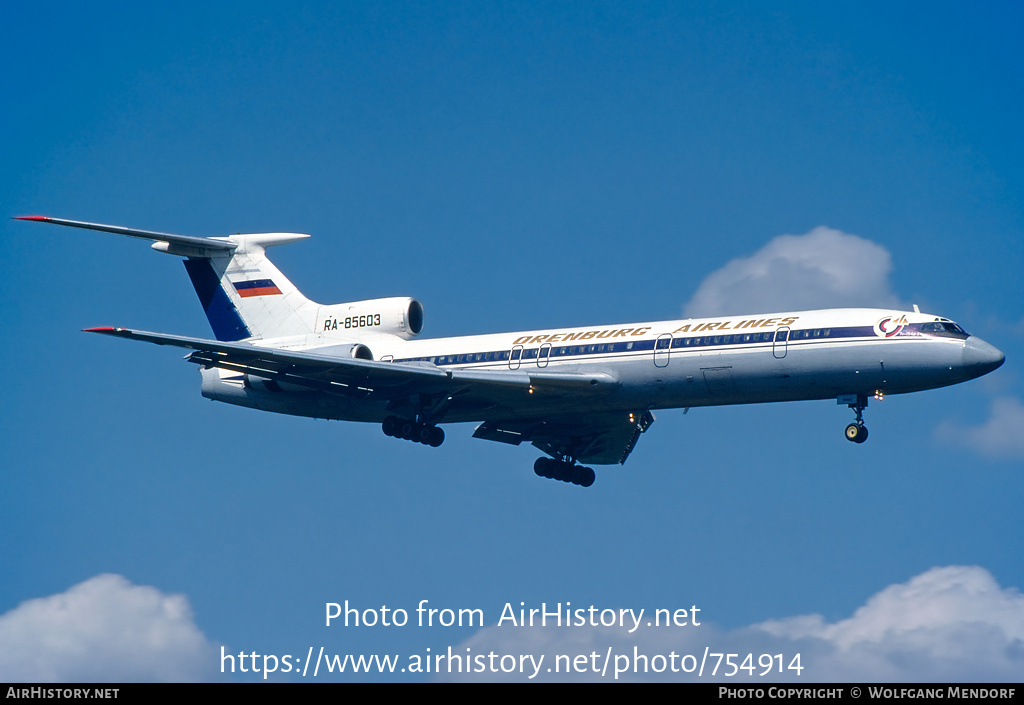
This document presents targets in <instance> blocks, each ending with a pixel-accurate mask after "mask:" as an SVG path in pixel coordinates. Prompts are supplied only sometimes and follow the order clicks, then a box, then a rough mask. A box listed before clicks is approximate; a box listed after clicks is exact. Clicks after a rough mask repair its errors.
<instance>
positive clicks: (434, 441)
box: [427, 426, 444, 448]
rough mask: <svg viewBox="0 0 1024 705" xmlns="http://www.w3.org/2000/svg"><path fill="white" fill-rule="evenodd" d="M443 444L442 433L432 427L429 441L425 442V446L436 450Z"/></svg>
mask: <svg viewBox="0 0 1024 705" xmlns="http://www.w3.org/2000/svg"><path fill="white" fill-rule="evenodd" d="M442 443H444V431H442V430H441V429H440V428H438V427H437V426H433V427H431V429H430V439H429V440H427V445H428V446H430V447H431V448H437V447H438V446H440V445H441V444H442Z"/></svg>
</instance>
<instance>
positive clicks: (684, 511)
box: [0, 2, 1024, 680]
mask: <svg viewBox="0 0 1024 705" xmlns="http://www.w3.org/2000/svg"><path fill="white" fill-rule="evenodd" d="M6 17H7V19H8V21H7V22H6V23H5V27H4V29H3V30H2V31H3V34H4V41H3V43H2V45H0V46H2V47H3V48H2V49H0V52H2V56H3V64H4V66H5V67H6V70H5V71H4V72H2V73H0V86H2V88H3V94H4V95H5V96H7V99H6V109H5V110H3V111H0V135H2V137H0V149H2V157H3V160H2V163H3V164H4V166H3V168H2V169H0V179H2V188H0V193H2V194H3V196H2V202H3V209H2V211H3V214H4V216H5V218H8V219H6V220H3V221H2V222H0V230H2V232H0V262H2V263H3V264H4V271H5V276H4V277H3V278H2V281H0V296H2V300H3V304H4V310H5V312H6V315H5V323H6V325H5V335H4V343H5V344H4V345H3V346H2V352H0V355H2V357H3V366H4V369H6V370H7V371H8V378H7V380H6V384H5V391H4V393H3V394H4V400H5V403H4V405H3V407H4V409H5V411H4V414H3V415H4V423H3V424H2V425H0V457H2V466H3V471H2V472H0V522H2V529H3V531H2V533H0V536H2V538H0V645H2V646H0V680H22V679H25V680H47V679H53V680H105V679H113V680H153V679H159V680H173V679H185V680H198V679H203V680H205V679H209V680H219V679H227V680H245V679H247V678H250V677H252V676H251V674H247V675H241V674H235V675H234V676H223V675H221V674H220V673H219V664H220V659H219V655H220V648H221V646H222V645H223V646H224V647H225V648H226V649H227V651H228V652H230V653H236V654H237V653H238V652H240V651H244V652H246V653H251V652H257V653H260V654H302V655H305V654H306V653H307V650H308V649H309V648H310V647H313V648H314V649H319V647H321V646H323V647H324V648H325V650H327V651H329V652H333V653H339V654H343V653H363V654H370V653H395V654H401V655H402V656H403V658H404V657H407V656H409V655H411V654H423V653H426V649H427V648H430V649H431V653H437V652H438V651H439V650H442V651H443V650H445V649H447V647H448V646H453V647H458V648H460V649H464V648H473V649H476V648H480V649H483V648H490V649H494V650H495V651H496V652H498V653H520V652H523V653H525V652H528V651H531V650H532V652H533V653H536V654H540V653H546V654H548V655H549V657H550V658H553V656H554V654H557V653H567V652H573V650H574V649H578V648H583V647H582V646H581V645H585V646H586V647H587V649H596V650H597V651H601V652H603V651H604V650H606V649H607V648H608V647H609V646H614V648H616V649H620V647H621V649H622V650H626V649H627V647H628V648H629V649H631V648H632V645H634V644H639V645H641V646H642V648H644V649H649V650H650V651H651V653H654V652H659V653H661V652H665V653H667V652H668V651H670V650H672V649H675V650H676V651H677V652H684V651H703V649H704V647H706V646H707V647H710V649H711V650H712V651H715V650H716V649H718V650H730V651H735V652H744V653H745V652H749V651H753V652H755V653H760V652H761V651H763V650H766V649H767V650H769V651H771V652H772V653H777V652H785V653H787V654H793V653H796V652H801V653H802V654H803V666H804V667H805V670H804V671H803V675H802V678H804V679H806V680H828V679H838V680H857V679H864V680H866V679H869V678H875V679H878V680H883V679H884V680H901V679H902V680H919V679H949V678H953V679H958V680H969V679H993V680H1006V679H1016V680H1019V674H1020V672H1021V668H1022V666H1024V663H1022V661H1021V656H1020V654H1021V653H1022V652H1021V649H1020V644H1021V640H1024V605H1022V598H1021V596H1020V593H1019V589H1020V587H1021V586H1022V585H1024V565H1022V563H1021V560H1020V547H1021V536H1022V530H1021V523H1020V517H1019V506H1020V501H1021V499H1022V498H1024V479H1022V477H1021V471H1022V469H1024V467H1022V466H1024V445H1022V441H1021V439H1022V438H1024V406H1022V399H1024V382H1022V380H1021V376H1020V373H1019V369H1020V368H1019V362H1018V361H1019V360H1020V359H1021V357H1022V353H1024V314H1022V310H1021V303H1020V302H1021V300H1022V296H1021V295H1022V290H1021V289H1022V285H1021V277H1020V271H1021V268H1022V265H1024V244H1022V243H1024V237H1022V235H1024V233H1022V229H1024V217H1022V216H1024V214H1022V207H1021V206H1022V204H1021V193H1024V137H1022V135H1021V131H1020V129H1019V115H1020V114H1021V109H1022V107H1024V106H1022V98H1021V96H1024V90H1022V89H1024V85H1022V84H1024V74H1022V69H1021V67H1024V56H1022V49H1021V46H1020V42H1019V37H1020V33H1021V29H1022V26H1021V25H1022V18H1024V12H1022V11H1021V9H1020V7H1019V6H1018V5H1016V4H1013V3H989V4H986V5H985V6H984V7H982V8H970V7H967V6H965V5H962V4H942V3H940V4H936V3H897V4H895V5H893V4H892V3H885V4H881V3H877V4H872V3H866V4H860V5H858V6H857V7H855V8H850V7H840V6H834V5H831V4H825V5H824V6H816V5H808V4H806V3H793V4H786V3H784V4H773V5H770V6H767V5H765V4H763V3H749V4H748V3H724V4H709V5H705V4H688V3H644V4H637V3H629V4H606V3H558V4H555V5H551V4H547V3H542V4H529V3H514V4H495V3H472V4H469V5H463V4H434V3H428V4H415V5H413V4H408V5H405V4H394V3H389V4H371V3H363V4H341V5H339V4H304V5H302V6H301V7H298V8H296V7H294V6H291V5H289V6H282V5H277V4H271V3H259V2H255V3H254V2H248V3H204V4H199V3H180V2H179V3H173V4H166V5H156V6H153V5H151V4H146V5H143V6H139V5H137V4H118V3H99V4H91V5H89V6H88V7H85V6H82V5H80V4H75V3H49V4H33V5H29V6H25V7H21V6H19V7H14V6H12V7H11V8H9V9H8V10H7V11H6ZM25 214H44V215H52V216H56V217H64V218H72V219H79V220H87V221H95V222H105V223H115V224H121V225H127V226H133V227H139V228H146V229H153V230H162V231H167V232H176V233H183V234H191V235H225V234H230V233H235V232H268V231H290V232H305V233H310V234H311V235H312V236H313V237H312V238H311V239H310V240H308V241H306V242H303V243H300V244H296V245H292V246H289V247H283V248H278V249H276V250H274V251H272V257H273V259H274V261H275V263H276V264H277V265H278V266H279V267H280V268H281V269H282V270H283V271H284V272H285V273H286V274H287V275H288V277H289V278H290V279H291V280H292V281H293V282H294V283H295V284H296V285H298V286H299V287H300V288H301V289H302V290H303V292H304V293H306V294H307V295H308V296H309V297H310V298H313V299H315V300H318V301H322V302H324V303H333V302H340V301H352V300H360V299H369V298H376V297H384V296H400V295H401V296H405V295H409V296H414V297H416V298H417V299H419V300H420V301H422V302H423V303H424V305H425V308H426V323H425V331H424V335H426V336H431V337H433V336H446V335H462V334H472V333H485V332H498V331H502V330H522V329H537V328H546V327H560V326H561V327H564V326H567V325H586V324H604V323H608V324H611V323H619V322H628V321H637V320H659V319H672V318H678V317H681V316H682V315H683V312H684V311H686V312H687V315H699V312H700V310H702V307H705V306H707V307H711V306H712V305H714V306H721V307H725V308H729V307H736V308H737V311H736V312H739V313H742V312H744V311H743V310H742V309H743V308H744V306H745V305H746V304H749V303H752V302H757V303H760V302H776V301H780V302H781V301H787V305H788V301H789V300H790V299H787V297H790V298H792V297H794V296H797V298H798V299H799V301H800V302H803V303H802V304H801V307H814V306H817V305H866V304H869V305H870V304H882V305H890V304H891V303H893V302H902V303H905V304H910V303H917V304H919V305H920V306H921V308H922V309H923V310H926V311H933V312H935V313H939V314H942V315H945V316H948V317H950V318H953V319H954V320H957V321H958V322H959V323H961V324H962V325H963V326H964V327H965V328H966V329H967V330H968V331H970V332H972V333H975V334H977V335H979V336H980V337H982V338H984V339H985V340H987V341H989V342H991V343H993V344H994V345H996V346H997V347H999V348H1000V349H1001V350H1003V351H1004V352H1005V353H1006V356H1007V362H1006V364H1005V365H1004V366H1003V367H1002V368H1001V369H999V370H998V371H996V372H995V373H993V374H991V375H989V376H988V377H985V378H983V379H980V380H976V381H974V382H971V383H968V384H965V385H960V386H958V387H954V388H948V389H943V390H936V391H931V392H925V393H921V394H917V395H911V396H904V397H890V398H887V399H886V400H885V401H884V402H882V403H881V404H877V405H872V406H871V407H870V408H869V409H868V410H867V412H866V418H867V422H868V425H869V426H870V428H871V439H870V440H869V442H868V443H867V444H865V445H864V446H854V445H852V444H850V443H847V442H846V441H845V440H844V439H843V437H842V430H843V427H844V426H845V425H846V424H847V423H848V422H849V421H850V419H851V414H850V412H849V410H847V409H846V408H845V407H839V406H836V405H835V404H833V403H829V402H804V403H793V404H779V405H770V406H750V407H737V408H711V409H694V410H691V411H690V412H689V413H688V414H686V415H684V414H683V413H682V412H681V411H666V412H660V413H658V414H657V417H658V420H657V422H656V423H655V424H654V426H652V427H651V429H650V431H649V432H648V433H647V434H645V436H644V437H643V438H642V440H641V442H640V443H639V445H638V446H637V449H636V451H635V452H634V453H633V455H632V456H631V457H630V459H629V462H628V463H627V464H626V465H625V466H623V467H617V468H616V467H612V468H603V469H602V468H597V469H598V471H599V472H598V480H597V483H596V484H595V485H594V486H593V487H591V488H589V489H588V490H582V489H580V488H578V487H574V486H568V485H563V484H562V483H554V482H550V481H544V480H541V479H539V478H537V477H536V476H535V475H534V474H533V472H532V463H533V460H534V459H535V457H537V455H538V453H537V452H535V451H534V450H533V449H527V448H510V447H506V446H502V445H498V444H492V443H486V442H483V441H479V440H474V439H472V438H471V437H470V436H471V434H472V426H471V425H464V426H454V427H449V430H448V440H447V441H446V443H445V445H444V446H442V447H441V448H440V449H436V450H435V449H430V448H425V447H423V446H419V445H414V444H409V443H402V442H398V441H395V440H393V439H389V438H386V437H385V436H384V435H383V434H382V433H381V432H380V429H379V428H378V427H376V426H371V425H359V424H344V423H335V422H325V421H312V420H308V419H298V418H289V417H283V416H275V415H269V414H261V413H258V412H254V411H250V410H245V409H240V408H234V407H230V406H227V405H223V404H213V403H210V402H208V401H206V400H205V399H202V398H201V397H200V395H199V378H198V375H197V374H196V371H195V369H194V367H193V366H192V365H190V364H187V363H185V362H183V361H182V360H181V354H180V351H175V350H169V349H165V348H157V347H153V346H146V345H137V344H130V343H127V342H124V341H119V340H108V339H102V338H99V337H98V336H87V335H85V334H83V333H80V332H79V330H80V329H82V328H86V327H90V326H98V325H122V326H132V327H138V328H143V329H148V330H158V331H164V332H170V333H180V334H186V335H199V336H205V335H208V334H209V330H208V325H207V323H206V320H205V318H204V316H203V313H202V310H201V308H200V307H199V305H198V302H197V301H196V299H195V294H194V292H193V291H192V289H191V287H190V285H189V282H188V279H187V277H186V276H185V272H184V270H183V268H182V267H181V265H180V264H178V263H177V262H175V261H174V259H176V258H171V257H167V256H163V255H158V254H156V253H154V252H152V251H151V250H150V249H149V248H148V247H146V245H145V244H144V243H139V242H135V241H131V240H128V239H127V238H121V237H117V236H114V235H108V234H103V233H88V232H85V231H74V230H67V231H65V230H63V229H57V228H52V227H47V226H41V225H36V224H31V223H23V222H18V221H12V220H10V219H9V217H10V216H16V215H25ZM817 228H825V229H827V230H816V229H817ZM814 233H817V236H815V235H814ZM822 233H832V239H831V240H829V239H827V238H826V239H824V240H823V239H822V238H821V234H822ZM784 235H791V236H797V237H795V238H781V236H784ZM783 265H785V266H783ZM773 266H775V267H780V266H782V269H781V270H779V269H776V270H773V269H772V267H773ZM786 267H789V269H787V268H786ZM794 267H795V268H796V271H801V272H805V273H811V274H813V275H814V276H813V277H812V279H813V280H814V281H815V282H817V285H816V286H814V287H807V290H805V291H800V292H794V291H793V288H792V287H785V286H784V287H779V286H778V285H777V284H775V283H774V282H776V281H777V280H778V278H777V277H776V278H771V277H764V278H762V279H761V280H757V279H756V278H754V280H753V281H751V280H750V278H749V277H748V278H747V279H742V278H737V274H736V273H737V272H740V273H742V272H748V273H749V272H751V271H762V272H764V271H769V272H770V271H794V270H793V268H794ZM698 294H699V296H698ZM709 297H710V298H709ZM782 307H784V306H781V305H780V308H782ZM423 599H426V600H429V601H430V604H431V605H434V606H436V607H439V608H440V607H449V608H460V607H466V608H479V609H481V610H482V611H483V613H484V614H485V616H486V628H485V629H479V628H469V627H466V628H461V629H459V628H448V629H444V628H440V629H427V628H419V627H413V626H406V627H403V628H398V627H393V628H384V627H360V628H345V627H342V626H337V625H336V626H333V627H330V628H327V627H325V626H324V604H325V602H344V601H345V600H349V601H350V602H351V603H352V604H356V605H359V606H360V607H379V606H381V605H388V606H389V607H391V608H403V609H407V610H410V611H411V610H414V609H415V607H416V605H417V604H418V603H419V601H420V600H423ZM506 602H510V603H512V604H513V605H518V604H519V603H520V602H525V603H527V605H532V606H537V607H539V606H540V603H541V602H547V603H548V604H549V605H550V604H552V603H558V602H562V603H565V602H571V603H572V604H573V605H574V606H589V605H595V606H597V607H599V608H615V609H619V608H633V609H640V608H645V609H647V610H651V609H656V608H673V609H675V608H689V607H690V606H691V605H694V604H695V605H697V606H699V607H700V608H701V615H702V616H703V619H704V620H705V621H704V622H703V623H702V625H701V626H700V627H693V628H689V629H682V628H681V629H676V630H668V631H665V632H658V631H649V630H648V631H644V630H641V631H642V633H641V634H640V635H639V636H635V637H624V636H623V635H622V634H621V633H618V632H608V631H605V630H602V629H601V628H596V629H588V628H581V629H578V630H571V631H552V630H546V629H535V630H518V631H517V630H513V629H510V628H508V627H507V626H503V627H496V626H495V623H496V621H497V619H498V616H499V615H500V613H501V609H502V607H503V606H504V605H505V603H506ZM52 634H59V635H61V640H60V643H63V644H65V646H63V647H59V646H55V641H54V640H53V639H51V638H48V637H49V636H51V635H52ZM922 634H923V635H925V636H926V637H927V638H925V639H923V640H922V639H916V638H915V637H914V635H917V636H918V637H919V636H920V635H922ZM631 639H634V641H631ZM924 643H927V644H932V646H927V645H922V644H924ZM946 646H949V647H950V648H949V649H945V648H944V647H946ZM588 652H589V651H588ZM485 675H487V677H489V678H496V677H499V676H501V677H508V678H518V677H521V676H518V675H507V676H506V675H503V674H485ZM433 677H434V674H431V675H430V676H426V675H420V674H409V673H406V674H401V673H398V674H394V675H393V676H380V677H379V678H380V679H384V680H389V679H392V678H393V679H396V680H400V679H411V680H426V679H428V678H433ZM545 677H546V678H552V679H553V678H555V674H547V673H544V674H542V676H541V678H545ZM573 677H574V678H579V679H585V678H588V677H591V676H588V675H586V674H575V675H574V676H573ZM630 677H634V678H636V677H638V676H636V675H631V676H630ZM648 677H653V676H652V675H651V674H648ZM271 678H273V679H276V680H298V678H297V677H296V676H295V675H294V674H275V675H273V676H271ZM350 678H359V679H364V678H366V676H351V675H346V676H343V677H339V676H337V675H333V676H323V675H321V676H318V680H335V679H350ZM374 678H375V679H377V678H378V676H374ZM754 680H756V679H754Z"/></svg>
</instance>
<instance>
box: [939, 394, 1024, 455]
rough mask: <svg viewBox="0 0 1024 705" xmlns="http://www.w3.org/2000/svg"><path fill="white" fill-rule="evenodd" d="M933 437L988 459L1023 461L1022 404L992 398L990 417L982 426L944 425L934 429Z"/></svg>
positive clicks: (1023, 412) (1010, 398)
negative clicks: (1021, 459)
mask: <svg viewBox="0 0 1024 705" xmlns="http://www.w3.org/2000/svg"><path fill="white" fill-rule="evenodd" d="M935 437H936V438H938V439H940V440H943V441H946V442H950V443H955V444H958V445H962V446H966V447H968V448H971V449H973V450H975V451H977V452H978V453H980V454H982V455H984V456H986V457H989V458H1015V459H1019V458H1024V404H1021V403H1020V401H1019V400H1017V399H1014V398H1013V397H1000V398H998V399H993V400H992V407H991V415H990V416H989V419H988V421H986V422H985V423H983V424H982V425H981V426H974V427H962V426H958V425H956V424H954V423H952V422H946V423H944V424H942V425H941V426H939V428H938V429H936V431H935Z"/></svg>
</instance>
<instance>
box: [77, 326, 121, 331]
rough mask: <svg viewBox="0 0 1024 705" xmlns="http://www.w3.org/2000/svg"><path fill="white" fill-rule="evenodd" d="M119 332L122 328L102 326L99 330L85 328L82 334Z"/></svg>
mask: <svg viewBox="0 0 1024 705" xmlns="http://www.w3.org/2000/svg"><path fill="white" fill-rule="evenodd" d="M119 330H121V329H120V328H115V327H114V326H100V327H98V328H83V329H82V332H83V333H116V332H117V331H119Z"/></svg>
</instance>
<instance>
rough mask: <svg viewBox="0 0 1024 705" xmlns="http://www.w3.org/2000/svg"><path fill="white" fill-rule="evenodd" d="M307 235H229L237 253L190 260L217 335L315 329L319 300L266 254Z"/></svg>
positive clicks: (187, 264)
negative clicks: (313, 297)
mask: <svg viewBox="0 0 1024 705" xmlns="http://www.w3.org/2000/svg"><path fill="white" fill-rule="evenodd" d="M307 237H309V236H308V235H300V234H297V233H263V234H259V235H233V236H231V237H229V238H227V239H228V240H229V241H231V242H232V243H235V244H236V245H237V248H236V249H235V250H234V251H233V252H231V253H216V254H213V255H212V256H205V257H189V258H188V259H187V260H186V261H185V269H186V270H187V271H188V275H189V277H190V278H191V279H192V285H193V286H194V287H195V290H196V294H198V296H199V302H200V303H201V304H202V306H203V310H204V311H205V312H206V317H207V319H208V320H209V321H210V327H211V328H213V333H214V335H215V336H216V337H217V340H224V341H228V340H242V339H244V338H281V337H287V336H297V335H307V334H309V333H312V332H313V327H314V325H315V323H316V313H317V309H318V306H319V304H316V303H313V302H312V301H310V300H309V299H307V298H306V297H305V296H303V295H302V292H300V291H299V290H298V289H296V288H295V285H294V284H292V283H291V281H289V280H288V278H287V277H285V276H284V274H282V273H281V270H279V269H278V268H277V267H275V266H274V264H273V262H271V261H270V260H269V259H268V258H267V256H266V253H265V249H266V248H267V247H270V246H272V245H282V244H285V243H288V242H295V241H297V240H301V239H304V238H307ZM158 244H159V243H158Z"/></svg>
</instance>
